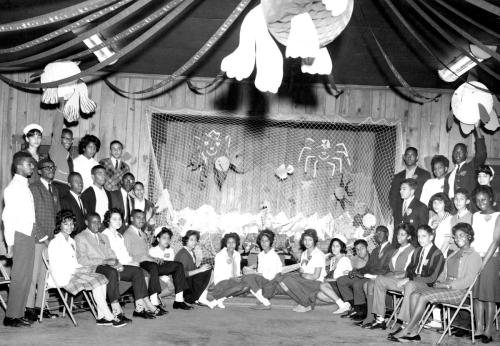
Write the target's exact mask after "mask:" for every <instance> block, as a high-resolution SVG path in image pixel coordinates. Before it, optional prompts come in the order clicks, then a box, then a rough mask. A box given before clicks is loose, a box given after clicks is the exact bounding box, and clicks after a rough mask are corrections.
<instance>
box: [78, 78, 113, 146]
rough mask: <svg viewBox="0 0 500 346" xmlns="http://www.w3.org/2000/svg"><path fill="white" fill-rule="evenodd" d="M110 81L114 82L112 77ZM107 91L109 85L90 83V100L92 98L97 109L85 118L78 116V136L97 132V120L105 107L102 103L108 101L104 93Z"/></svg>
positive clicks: (98, 127) (98, 120)
mask: <svg viewBox="0 0 500 346" xmlns="http://www.w3.org/2000/svg"><path fill="white" fill-rule="evenodd" d="M110 81H111V82H114V79H113V78H111V79H110ZM107 91H111V89H109V87H108V86H107V85H105V84H104V83H103V82H95V83H92V85H91V88H90V95H89V96H90V97H91V99H92V100H94V102H95V103H97V109H96V112H95V114H93V115H91V116H90V117H89V118H88V119H87V120H86V119H82V118H80V121H79V122H78V123H79V125H78V127H79V128H80V131H79V133H78V135H79V136H78V138H82V137H83V136H85V135H86V134H93V135H98V134H99V129H100V126H99V122H100V119H101V118H102V117H103V116H104V115H103V114H104V113H103V110H104V109H105V107H106V105H105V104H104V103H108V102H109V100H108V99H107V98H106V97H105V95H107V93H106V92H107Z"/></svg>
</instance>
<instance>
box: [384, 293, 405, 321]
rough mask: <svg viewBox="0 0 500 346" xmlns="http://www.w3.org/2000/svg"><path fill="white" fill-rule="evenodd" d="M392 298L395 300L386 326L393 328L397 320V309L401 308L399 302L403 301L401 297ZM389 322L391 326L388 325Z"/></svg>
mask: <svg viewBox="0 0 500 346" xmlns="http://www.w3.org/2000/svg"><path fill="white" fill-rule="evenodd" d="M394 300H395V304H394V310H393V311H392V314H391V316H390V317H389V320H388V321H387V326H388V327H389V328H393V327H394V326H395V325H396V322H397V317H396V316H397V314H398V311H399V309H400V308H401V304H402V303H403V298H399V299H394ZM391 322H392V326H390V323H391Z"/></svg>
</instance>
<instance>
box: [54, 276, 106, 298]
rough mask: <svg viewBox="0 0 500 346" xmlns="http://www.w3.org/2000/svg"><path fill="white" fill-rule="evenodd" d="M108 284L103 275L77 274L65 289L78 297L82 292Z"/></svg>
mask: <svg viewBox="0 0 500 346" xmlns="http://www.w3.org/2000/svg"><path fill="white" fill-rule="evenodd" d="M107 283H108V279H106V277H105V276H104V275H102V274H98V273H84V272H76V273H74V274H73V276H72V277H71V279H70V280H69V283H68V284H67V285H66V286H64V289H65V290H66V291H68V292H69V293H71V294H72V295H76V294H77V293H78V292H80V291H91V290H93V289H94V288H97V287H99V286H102V285H106V284H107Z"/></svg>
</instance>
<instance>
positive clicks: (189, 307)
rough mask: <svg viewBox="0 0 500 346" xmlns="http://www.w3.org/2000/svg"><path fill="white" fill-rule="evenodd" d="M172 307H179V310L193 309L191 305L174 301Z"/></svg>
mask: <svg viewBox="0 0 500 346" xmlns="http://www.w3.org/2000/svg"><path fill="white" fill-rule="evenodd" d="M173 308H174V309H181V310H192V309H193V307H192V306H189V305H187V304H186V303H184V302H174V305H173Z"/></svg>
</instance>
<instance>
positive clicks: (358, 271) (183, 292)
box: [2, 124, 500, 343]
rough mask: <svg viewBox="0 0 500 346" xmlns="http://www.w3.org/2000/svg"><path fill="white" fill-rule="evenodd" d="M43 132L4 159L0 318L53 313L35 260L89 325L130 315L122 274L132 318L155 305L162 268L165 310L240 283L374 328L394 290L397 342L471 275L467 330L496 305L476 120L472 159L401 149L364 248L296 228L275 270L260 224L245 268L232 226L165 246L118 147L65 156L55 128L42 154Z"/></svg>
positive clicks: (486, 333) (167, 234)
mask: <svg viewBox="0 0 500 346" xmlns="http://www.w3.org/2000/svg"><path fill="white" fill-rule="evenodd" d="M42 133H43V129H42V128H41V127H40V126H39V125H37V124H31V125H28V126H27V127H26V128H25V129H24V134H25V139H26V143H27V148H26V149H24V150H22V151H20V152H17V153H16V154H15V155H14V157H13V165H12V169H13V179H12V181H11V182H10V183H9V185H8V186H7V187H6V189H5V191H4V201H5V208H4V211H3V215H2V219H3V222H4V233H5V241H6V243H7V246H8V251H7V257H12V258H13V266H12V270H11V285H10V293H9V299H8V305H7V311H6V316H5V318H4V321H3V323H4V325H6V326H12V327H23V326H30V325H31V323H33V322H34V321H36V320H37V319H38V318H39V316H42V315H43V316H44V317H47V318H51V317H54V316H53V314H52V313H51V312H50V311H48V310H46V309H44V308H43V307H42V305H43V304H42V300H43V299H42V298H41V297H43V291H44V289H45V278H46V275H45V269H46V268H45V264H44V262H43V257H44V256H46V259H47V260H48V263H49V266H50V268H51V272H52V278H53V281H54V282H52V283H51V284H52V285H55V284H57V285H58V286H60V287H62V288H64V289H65V290H66V291H68V292H69V293H70V294H73V295H76V294H78V293H79V292H81V291H92V293H93V297H94V300H95V303H96V305H97V315H98V316H97V324H98V325H109V326H115V327H122V326H125V325H126V324H127V323H130V322H131V319H130V318H128V317H126V316H125V314H124V312H123V310H122V308H121V305H120V302H119V299H120V294H121V291H120V282H121V281H126V282H130V283H131V286H132V290H133V295H134V299H135V310H134V312H133V317H136V318H146V319H153V318H156V317H158V316H162V315H165V314H166V313H167V310H166V309H165V306H164V305H163V304H162V302H161V299H160V293H161V292H162V283H163V281H165V280H166V277H167V276H171V279H170V280H171V281H172V282H173V286H174V294H175V295H174V303H173V308H174V309H182V310H191V309H193V307H194V306H195V305H204V306H207V307H209V308H211V309H214V308H224V307H225V306H224V300H225V299H227V298H229V297H234V296H238V295H241V294H246V293H250V294H252V295H253V296H254V297H255V298H256V300H257V302H256V305H255V306H253V307H252V308H253V309H258V310H268V309H270V308H271V300H272V298H273V297H274V296H275V295H277V294H285V295H288V296H290V297H291V298H292V299H293V300H294V301H295V302H296V303H297V305H296V306H295V307H294V309H293V310H294V311H295V312H307V311H310V310H313V309H314V307H315V306H316V304H317V302H318V301H322V302H326V303H335V305H336V306H337V309H336V310H335V311H334V314H337V315H340V316H341V317H345V318H351V319H353V320H355V323H356V324H357V325H359V326H360V327H362V328H369V329H378V328H381V329H385V328H386V324H385V316H386V293H387V291H389V290H396V291H400V292H402V293H403V297H404V298H403V303H402V305H401V309H400V311H399V312H398V315H397V318H398V320H399V321H400V322H401V324H399V325H398V327H397V328H396V329H395V330H394V331H392V332H391V333H390V334H389V335H388V338H389V340H391V341H397V342H405V341H412V340H419V339H420V336H419V335H418V330H419V327H418V325H419V321H420V319H421V317H422V315H423V314H424V311H425V308H426V306H427V305H428V304H437V303H457V302H459V301H460V299H461V298H462V297H463V295H464V294H465V292H466V290H467V288H468V287H469V286H470V285H471V284H472V283H473V282H474V280H475V279H476V276H478V278H477V281H476V284H475V286H474V290H473V292H474V307H475V318H476V321H475V329H476V333H477V335H476V337H477V338H479V339H481V340H482V341H483V342H484V343H488V342H491V341H492V333H493V330H494V328H493V320H494V318H495V312H496V304H497V303H500V278H499V270H500V257H499V255H498V247H499V242H500V221H499V220H500V218H499V217H498V216H499V215H500V213H499V212H498V207H499V206H500V205H499V203H497V201H498V195H500V194H495V193H494V191H493V189H492V187H491V181H492V179H493V177H494V172H493V170H492V169H491V167H489V166H485V165H484V162H485V159H486V149H485V144H484V138H483V136H482V134H481V132H480V130H479V129H477V130H476V131H475V136H476V153H475V157H474V158H473V160H472V161H469V162H467V161H466V160H467V147H466V146H465V145H464V144H461V143H460V144H457V145H456V146H455V148H454V150H453V154H452V159H453V163H454V168H453V170H451V171H450V172H448V169H449V160H448V159H447V158H446V157H444V156H441V155H438V156H435V157H434V158H433V159H432V162H431V165H432V173H433V175H434V178H433V179H431V178H430V173H429V172H427V171H425V170H423V169H422V168H420V167H418V166H417V162H418V151H417V149H416V148H413V147H409V148H407V149H406V151H405V153H404V155H403V161H404V162H405V169H404V170H403V171H401V172H400V173H398V174H396V175H395V176H394V179H393V181H392V185H391V190H390V193H389V204H390V206H391V208H392V211H393V217H394V225H393V226H394V227H393V232H392V233H393V234H392V237H391V234H390V231H389V229H388V228H387V227H385V226H378V227H376V228H375V230H374V234H373V239H374V240H375V242H376V243H377V247H376V248H375V249H374V250H373V251H372V252H371V253H368V244H367V242H366V240H364V239H359V240H356V241H355V242H354V244H353V254H350V255H348V253H347V246H348V244H347V243H348V242H347V240H346V238H345V237H344V236H343V235H335V236H334V237H333V239H332V240H331V241H330V245H329V247H328V253H327V254H325V253H324V252H323V251H321V250H320V249H319V248H318V246H317V244H318V236H317V232H316V231H315V230H314V229H306V230H304V232H303V233H302V235H301V238H300V248H301V253H300V255H298V258H297V264H295V265H292V266H286V267H284V266H283V264H282V260H281V259H280V256H279V255H278V254H277V252H276V251H275V250H274V249H273V242H274V237H275V234H274V233H273V232H272V231H270V230H262V231H260V232H259V235H258V237H257V245H258V247H259V248H260V252H259V253H258V255H257V264H256V265H252V266H248V265H243V264H242V256H241V255H240V238H239V236H238V234H236V233H229V234H226V235H224V237H223V238H222V241H221V250H220V251H219V252H218V253H217V255H216V256H215V259H214V264H213V265H210V264H202V259H201V258H199V257H200V256H197V254H196V253H197V252H196V251H195V249H196V247H197V246H198V242H199V239H200V233H199V232H198V231H195V230H190V231H187V232H186V234H185V235H184V236H183V237H182V245H183V247H182V248H181V249H180V250H179V251H178V252H177V253H174V251H173V249H172V247H171V246H170V243H171V241H172V236H173V234H172V231H171V230H169V229H168V228H156V229H155V227H154V226H155V225H154V214H155V207H154V205H153V204H152V203H150V202H149V201H148V200H147V199H145V198H144V186H143V184H142V183H140V182H135V178H134V176H133V175H132V174H131V173H130V172H129V167H128V165H127V164H126V163H125V162H123V160H122V152H123V145H122V143H120V142H119V141H113V142H111V145H110V157H109V158H106V159H103V160H101V161H100V162H98V161H97V160H96V159H95V158H94V157H95V155H96V153H97V152H98V151H99V147H100V141H99V139H98V138H96V137H95V136H92V135H86V136H84V137H82V139H81V140H80V143H79V145H78V148H79V153H80V155H79V156H77V157H76V158H74V159H73V158H72V155H71V147H72V142H73V136H72V133H71V131H70V130H69V129H64V130H63V131H62V133H61V141H60V143H56V144H53V145H52V146H51V148H50V151H49V154H48V155H47V156H43V155H42V154H40V153H39V146H40V143H41V138H42ZM209 287H210V288H211V289H210V292H209ZM438 318H440V317H439V316H438Z"/></svg>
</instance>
